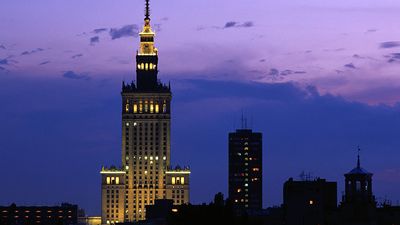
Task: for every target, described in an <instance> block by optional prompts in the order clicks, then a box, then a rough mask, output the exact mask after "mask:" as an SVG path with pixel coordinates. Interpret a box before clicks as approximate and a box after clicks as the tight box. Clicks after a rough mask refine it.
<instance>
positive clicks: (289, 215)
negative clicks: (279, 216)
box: [283, 178, 337, 225]
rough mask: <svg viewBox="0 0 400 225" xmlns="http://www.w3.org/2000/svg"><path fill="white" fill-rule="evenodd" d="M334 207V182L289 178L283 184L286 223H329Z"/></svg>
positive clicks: (335, 205)
mask: <svg viewBox="0 0 400 225" xmlns="http://www.w3.org/2000/svg"><path fill="white" fill-rule="evenodd" d="M336 207H337V184H336V182H327V181H326V180H325V179H319V178H318V179H315V180H307V179H306V180H300V181H295V180H293V178H290V179H289V180H288V181H286V182H285V184H284V187H283V209H284V217H285V224H287V225H303V224H309V225H317V224H329V221H330V219H331V217H332V212H333V211H334V210H335V209H336Z"/></svg>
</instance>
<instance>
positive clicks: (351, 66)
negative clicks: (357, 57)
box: [344, 63, 357, 69]
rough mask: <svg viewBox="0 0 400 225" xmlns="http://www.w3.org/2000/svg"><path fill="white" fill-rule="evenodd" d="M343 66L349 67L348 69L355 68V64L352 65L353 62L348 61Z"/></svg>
mask: <svg viewBox="0 0 400 225" xmlns="http://www.w3.org/2000/svg"><path fill="white" fill-rule="evenodd" d="M344 67H347V68H350V69H357V68H356V66H354V64H353V63H348V64H346V65H344Z"/></svg>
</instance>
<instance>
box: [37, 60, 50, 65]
mask: <svg viewBox="0 0 400 225" xmlns="http://www.w3.org/2000/svg"><path fill="white" fill-rule="evenodd" d="M49 63H50V61H44V62H41V63H39V66H43V65H46V64H49Z"/></svg>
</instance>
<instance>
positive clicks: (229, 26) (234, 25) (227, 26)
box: [223, 21, 254, 29]
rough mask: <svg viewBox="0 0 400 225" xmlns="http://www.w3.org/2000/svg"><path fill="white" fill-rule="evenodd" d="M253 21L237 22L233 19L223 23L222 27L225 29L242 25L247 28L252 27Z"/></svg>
mask: <svg viewBox="0 0 400 225" xmlns="http://www.w3.org/2000/svg"><path fill="white" fill-rule="evenodd" d="M253 26H254V23H253V22H252V21H247V22H244V23H239V22H235V21H229V22H226V23H225V26H224V27H223V29H227V28H240V27H244V28H248V27H253Z"/></svg>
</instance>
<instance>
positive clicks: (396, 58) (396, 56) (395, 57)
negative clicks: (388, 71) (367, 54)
mask: <svg viewBox="0 0 400 225" xmlns="http://www.w3.org/2000/svg"><path fill="white" fill-rule="evenodd" d="M385 58H388V62H389V63H394V62H400V53H392V54H390V55H386V56H385Z"/></svg>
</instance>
